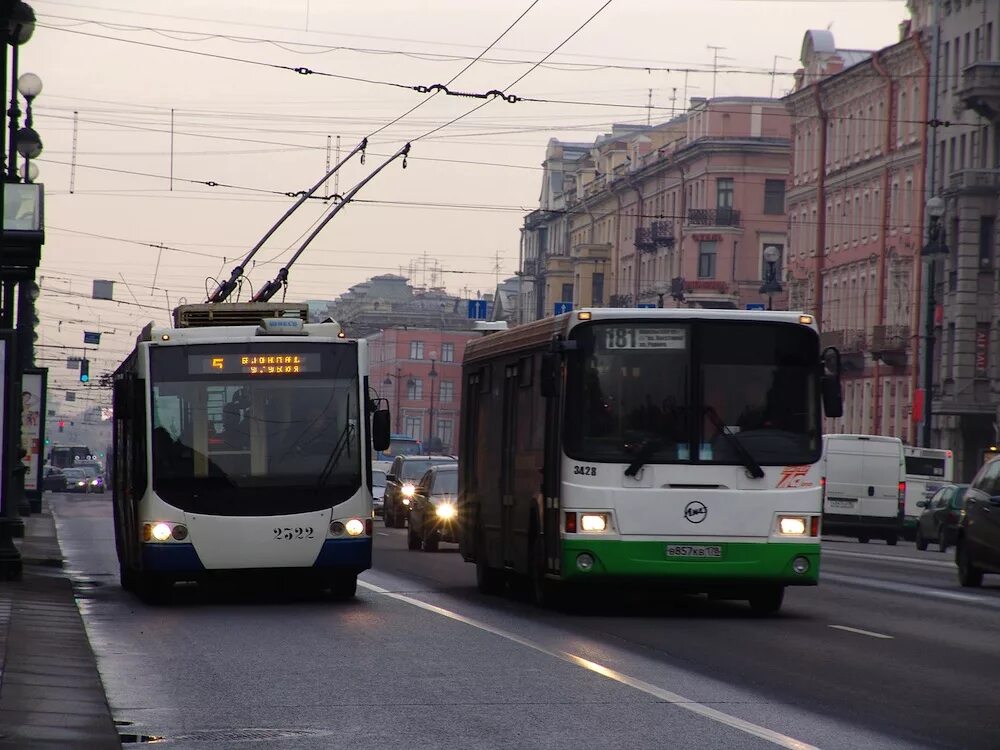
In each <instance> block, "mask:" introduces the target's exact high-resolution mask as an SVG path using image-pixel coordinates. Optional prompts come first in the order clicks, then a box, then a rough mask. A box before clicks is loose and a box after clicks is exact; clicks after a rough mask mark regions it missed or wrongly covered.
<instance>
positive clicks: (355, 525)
mask: <svg viewBox="0 0 1000 750" xmlns="http://www.w3.org/2000/svg"><path fill="white" fill-rule="evenodd" d="M344 528H345V529H347V533H348V535H350V536H361V535H362V534H364V533H365V524H364V521H361V520H359V519H357V518H352V519H351V520H350V521H348V522H347V523H345V524H344Z"/></svg>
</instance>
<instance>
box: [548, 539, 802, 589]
mask: <svg viewBox="0 0 1000 750" xmlns="http://www.w3.org/2000/svg"><path fill="white" fill-rule="evenodd" d="M669 544H683V545H690V546H692V547H702V546H710V547H716V546H717V547H721V549H722V556H721V557H718V558H690V557H683V558H674V557H671V558H668V557H667V545H668V542H650V541H621V540H615V539H581V538H575V539H563V541H562V574H563V578H564V579H565V580H573V581H580V582H582V581H583V580H585V579H586V578H595V579H598V578H603V577H626V578H630V577H635V578H657V579H661V580H663V581H664V582H669V581H671V580H676V581H677V582H679V583H680V582H686V581H691V582H697V581H703V582H708V583H720V584H724V583H726V582H728V581H732V582H733V583H739V582H772V583H782V584H785V585H789V586H795V585H798V586H814V585H816V583H817V582H818V580H819V542H818V541H817V542H812V543H808V542H805V543H790V542H775V543H767V542H712V543H696V542H676V543H674V542H669ZM584 552H586V553H588V554H590V555H591V556H592V557H593V558H594V564H593V567H592V568H590V570H587V571H583V570H580V568H579V567H578V566H577V557H578V556H579V555H580V554H582V553H584ZM796 557H805V558H806V559H807V560H809V570H808V571H806V572H805V573H802V574H799V573H796V572H795V571H793V570H792V561H793V560H794V559H795V558H796Z"/></svg>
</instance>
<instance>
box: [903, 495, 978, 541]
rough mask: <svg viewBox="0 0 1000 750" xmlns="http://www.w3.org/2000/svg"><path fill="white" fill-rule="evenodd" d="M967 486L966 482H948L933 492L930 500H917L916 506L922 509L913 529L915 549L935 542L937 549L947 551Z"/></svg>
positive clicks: (955, 528) (959, 517) (960, 518)
mask: <svg viewBox="0 0 1000 750" xmlns="http://www.w3.org/2000/svg"><path fill="white" fill-rule="evenodd" d="M968 487H969V485H967V484H948V485H945V486H944V487H942V488H941V489H939V490H938V491H937V492H935V493H934V495H933V496H931V499H930V500H918V501H917V507H918V508H923V509H924V512H923V513H921V514H920V517H919V518H917V526H916V529H915V530H914V533H915V535H916V536H915V537H914V541H915V542H916V544H917V549H919V550H925V549H927V543H928V542H937V544H938V549H939V550H941V551H942V552H947V551H948V547H950V546H951V545H953V544H954V543H955V539H956V538H958V526H959V524H960V523H961V522H962V512H963V509H964V507H965V491H966V489H968Z"/></svg>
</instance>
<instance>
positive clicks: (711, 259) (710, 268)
mask: <svg viewBox="0 0 1000 750" xmlns="http://www.w3.org/2000/svg"><path fill="white" fill-rule="evenodd" d="M718 244H719V243H718V242H716V241H715V240H708V241H707V240H702V241H701V242H699V243H698V278H699V279H714V278H715V252H716V249H717V246H718Z"/></svg>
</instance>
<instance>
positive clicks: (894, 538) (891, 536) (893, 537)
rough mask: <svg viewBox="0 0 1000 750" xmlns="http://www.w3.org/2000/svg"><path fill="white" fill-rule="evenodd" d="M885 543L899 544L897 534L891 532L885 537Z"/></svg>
mask: <svg viewBox="0 0 1000 750" xmlns="http://www.w3.org/2000/svg"><path fill="white" fill-rule="evenodd" d="M885 543H886V544H888V545H889V546H890V547H895V546H896V545H897V544H899V534H897V533H896V532H895V531H894V532H892V533H891V534H889V535H888V536H887V537H886V538H885Z"/></svg>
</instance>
